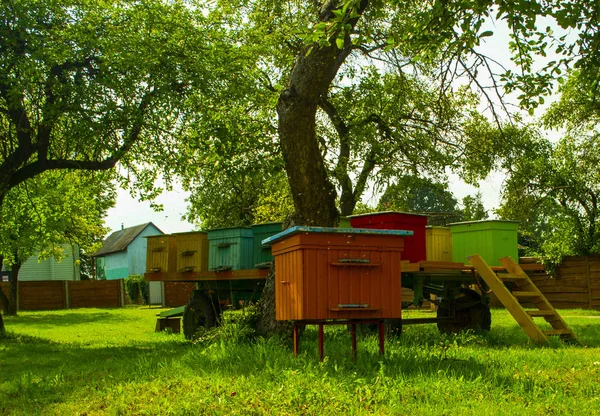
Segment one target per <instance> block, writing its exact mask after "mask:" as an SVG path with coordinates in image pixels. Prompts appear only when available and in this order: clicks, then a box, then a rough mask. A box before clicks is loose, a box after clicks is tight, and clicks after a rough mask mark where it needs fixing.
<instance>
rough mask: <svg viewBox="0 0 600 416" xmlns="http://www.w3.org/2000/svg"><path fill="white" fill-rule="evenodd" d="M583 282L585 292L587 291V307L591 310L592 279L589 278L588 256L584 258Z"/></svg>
mask: <svg viewBox="0 0 600 416" xmlns="http://www.w3.org/2000/svg"><path fill="white" fill-rule="evenodd" d="M585 265H586V268H585V281H586V283H587V290H588V307H589V308H590V309H592V282H591V280H592V277H591V272H590V267H591V265H590V258H589V256H586V257H585Z"/></svg>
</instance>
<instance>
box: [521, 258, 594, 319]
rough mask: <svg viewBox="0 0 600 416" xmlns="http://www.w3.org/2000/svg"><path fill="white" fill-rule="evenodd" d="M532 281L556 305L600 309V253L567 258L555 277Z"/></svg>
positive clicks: (568, 307)
mask: <svg viewBox="0 0 600 416" xmlns="http://www.w3.org/2000/svg"><path fill="white" fill-rule="evenodd" d="M532 280H533V282H534V283H535V284H536V286H537V287H538V288H539V289H540V290H541V291H542V293H543V294H544V296H546V298H547V299H548V300H549V301H550V303H551V304H552V305H553V306H554V307H555V308H565V309H573V308H582V309H600V256H586V257H565V258H564V259H563V262H562V263H561V264H560V266H558V267H557V270H556V275H555V276H553V277H550V276H535V277H533V278H532Z"/></svg>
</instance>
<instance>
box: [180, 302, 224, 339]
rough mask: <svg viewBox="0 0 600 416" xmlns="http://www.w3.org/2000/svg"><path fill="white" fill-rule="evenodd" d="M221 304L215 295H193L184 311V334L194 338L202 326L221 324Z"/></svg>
mask: <svg viewBox="0 0 600 416" xmlns="http://www.w3.org/2000/svg"><path fill="white" fill-rule="evenodd" d="M220 315H221V304H220V303H219V300H218V299H217V298H215V297H209V296H207V295H196V296H194V297H191V298H190V300H189V301H188V303H187V304H186V305H185V310H184V311H183V334H184V335H185V337H186V338H187V339H194V338H195V337H196V333H197V332H198V329H199V328H200V327H205V328H212V327H214V326H217V325H218V324H219V317H220Z"/></svg>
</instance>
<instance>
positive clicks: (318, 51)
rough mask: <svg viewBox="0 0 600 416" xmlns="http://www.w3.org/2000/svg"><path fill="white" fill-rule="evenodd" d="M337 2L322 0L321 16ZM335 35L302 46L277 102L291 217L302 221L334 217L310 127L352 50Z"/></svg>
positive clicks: (328, 222)
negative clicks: (325, 42)
mask: <svg viewBox="0 0 600 416" xmlns="http://www.w3.org/2000/svg"><path fill="white" fill-rule="evenodd" d="M338 4H339V2H338V1H335V0H330V1H327V2H326V3H325V4H324V5H323V8H322V10H321V16H320V21H322V22H327V21H330V20H332V19H333V18H334V14H333V10H336V9H337V7H338ZM367 5H368V0H363V1H361V3H360V5H359V6H358V9H357V10H353V11H354V12H356V13H357V14H356V16H357V17H354V18H352V19H348V20H347V24H349V25H350V26H351V27H352V28H354V27H355V26H356V23H357V22H358V20H359V19H360V16H361V15H362V14H363V12H364V11H365V9H366V7H367ZM348 13H350V10H349V11H348ZM337 36H338V34H337V33H335V34H334V35H333V36H332V37H331V38H330V39H329V43H328V45H327V46H323V47H318V46H317V45H307V46H305V47H304V48H303V49H302V51H301V52H300V54H299V55H298V57H297V58H296V62H295V64H294V67H293V68H292V72H291V74H290V79H289V83H288V85H287V87H286V89H285V90H283V91H282V93H281V95H280V96H279V100H278V102H277V115H278V117H279V140H280V143H281V151H282V154H283V159H284V163H285V170H286V172H287V175H288V180H289V183H290V189H291V191H292V198H293V200H294V207H295V211H296V218H295V221H296V223H298V224H302V225H321V226H335V225H337V223H338V221H339V212H338V210H337V208H336V206H335V199H336V192H335V187H334V186H333V185H332V184H331V182H330V181H329V179H328V175H327V170H326V169H325V163H324V161H323V156H322V154H321V149H320V148H319V143H318V140H317V137H316V130H315V125H316V113H317V106H318V103H319V100H321V99H322V98H324V97H326V96H327V92H328V90H329V86H330V85H331V82H332V81H333V79H334V78H335V76H336V74H337V72H338V70H339V68H340V66H341V65H342V64H343V63H344V61H345V60H346V58H347V57H348V55H349V54H350V52H351V50H352V43H351V41H350V35H349V34H348V33H346V35H345V39H344V45H343V47H342V48H341V49H340V48H338V46H337V45H336V42H335V39H336V38H337Z"/></svg>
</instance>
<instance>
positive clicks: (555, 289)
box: [538, 286, 588, 295]
mask: <svg viewBox="0 0 600 416" xmlns="http://www.w3.org/2000/svg"><path fill="white" fill-rule="evenodd" d="M538 289H540V291H541V292H542V293H544V294H549V293H581V294H582V295H587V294H588V290H587V287H578V286H547V287H540V286H538Z"/></svg>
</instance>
